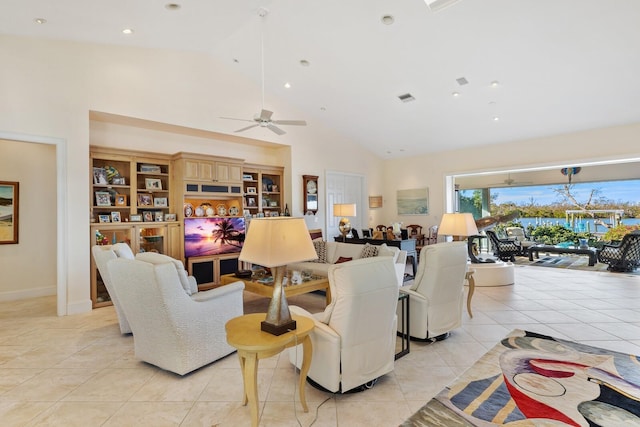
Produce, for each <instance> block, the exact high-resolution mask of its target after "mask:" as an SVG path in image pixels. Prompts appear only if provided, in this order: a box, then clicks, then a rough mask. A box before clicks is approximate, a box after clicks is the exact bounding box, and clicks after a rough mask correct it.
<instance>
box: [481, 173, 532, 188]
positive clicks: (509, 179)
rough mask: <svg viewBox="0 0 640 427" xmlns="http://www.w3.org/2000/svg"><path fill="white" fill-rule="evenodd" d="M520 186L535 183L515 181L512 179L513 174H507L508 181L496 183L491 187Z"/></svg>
mask: <svg viewBox="0 0 640 427" xmlns="http://www.w3.org/2000/svg"><path fill="white" fill-rule="evenodd" d="M520 184H533V182H531V181H516V180H515V179H513V178H511V173H507V179H505V180H504V181H502V182H494V183H493V184H490V185H506V186H509V187H510V186H512V185H520Z"/></svg>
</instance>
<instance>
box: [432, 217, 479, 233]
mask: <svg viewBox="0 0 640 427" xmlns="http://www.w3.org/2000/svg"><path fill="white" fill-rule="evenodd" d="M438 233H439V234H443V235H449V236H459V237H467V236H472V235H474V234H478V227H476V221H475V220H474V219H473V215H471V214H470V213H446V214H444V215H442V221H441V222H440V226H439V227H438Z"/></svg>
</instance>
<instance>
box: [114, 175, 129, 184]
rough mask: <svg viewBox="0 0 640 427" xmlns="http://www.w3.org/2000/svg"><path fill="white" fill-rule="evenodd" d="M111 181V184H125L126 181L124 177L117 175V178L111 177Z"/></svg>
mask: <svg viewBox="0 0 640 427" xmlns="http://www.w3.org/2000/svg"><path fill="white" fill-rule="evenodd" d="M111 183H112V184H113V185H127V181H126V180H125V178H124V177H123V176H119V177H117V178H113V179H112V180H111Z"/></svg>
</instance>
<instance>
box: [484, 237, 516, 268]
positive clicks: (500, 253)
mask: <svg viewBox="0 0 640 427" xmlns="http://www.w3.org/2000/svg"><path fill="white" fill-rule="evenodd" d="M485 232H486V234H487V237H489V241H490V242H491V247H492V249H493V254H494V255H495V256H497V257H498V258H500V259H501V260H502V261H515V260H516V255H522V245H520V242H519V241H517V240H509V239H501V238H499V237H498V235H497V234H496V232H495V231H493V230H486V231H485Z"/></svg>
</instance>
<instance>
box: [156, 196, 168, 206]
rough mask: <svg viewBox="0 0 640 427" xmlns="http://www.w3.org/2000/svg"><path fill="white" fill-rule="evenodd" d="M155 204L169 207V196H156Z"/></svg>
mask: <svg viewBox="0 0 640 427" xmlns="http://www.w3.org/2000/svg"><path fill="white" fill-rule="evenodd" d="M153 206H154V207H157V208H166V207H167V198H166V197H154V198H153Z"/></svg>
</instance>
